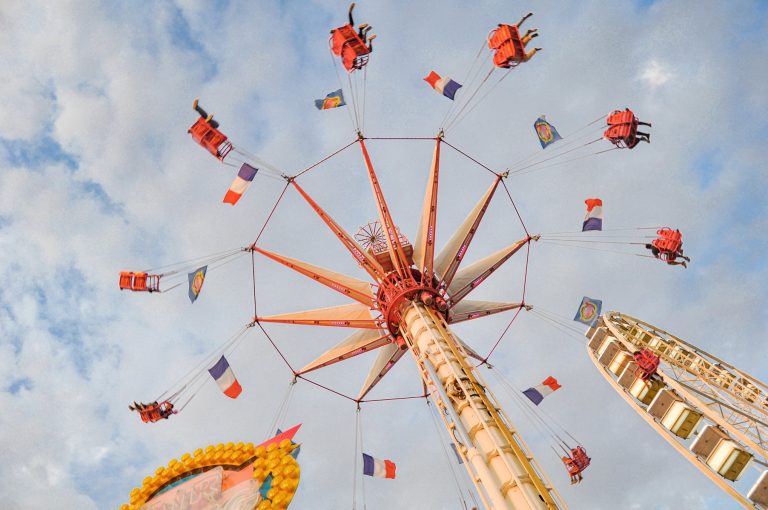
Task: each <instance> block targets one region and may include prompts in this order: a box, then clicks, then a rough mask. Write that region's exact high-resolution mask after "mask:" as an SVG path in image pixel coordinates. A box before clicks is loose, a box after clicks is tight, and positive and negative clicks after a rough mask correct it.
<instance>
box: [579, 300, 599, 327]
mask: <svg viewBox="0 0 768 510" xmlns="http://www.w3.org/2000/svg"><path fill="white" fill-rule="evenodd" d="M602 307H603V302H602V301H600V300H599V299H592V298H589V297H587V296H584V299H582V300H581V305H579V311H577V312H576V317H574V318H573V320H575V321H576V322H581V323H582V324H586V325H587V326H591V325H592V324H594V323H595V321H597V318H598V317H600V309H601V308H602Z"/></svg>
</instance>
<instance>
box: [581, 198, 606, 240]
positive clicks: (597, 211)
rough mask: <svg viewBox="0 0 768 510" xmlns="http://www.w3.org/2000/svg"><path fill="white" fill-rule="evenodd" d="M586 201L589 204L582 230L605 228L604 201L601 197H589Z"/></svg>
mask: <svg viewBox="0 0 768 510" xmlns="http://www.w3.org/2000/svg"><path fill="white" fill-rule="evenodd" d="M584 203H585V204H587V214H586V216H584V225H583V226H582V227H581V231H582V232H586V231H587V230H603V201H602V200H600V199H599V198H588V199H586V200H585V201H584Z"/></svg>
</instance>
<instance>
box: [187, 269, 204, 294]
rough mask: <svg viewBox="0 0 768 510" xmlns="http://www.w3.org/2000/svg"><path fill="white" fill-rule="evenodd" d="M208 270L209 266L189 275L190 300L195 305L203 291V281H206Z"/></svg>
mask: <svg viewBox="0 0 768 510" xmlns="http://www.w3.org/2000/svg"><path fill="white" fill-rule="evenodd" d="M207 270H208V266H203V267H201V268H198V269H195V270H194V271H192V272H191V273H189V274H188V275H187V276H188V277H189V300H190V301H191V302H193V303H194V302H195V300H196V299H197V296H199V295H200V291H201V290H203V281H204V280H205V272H206V271H207Z"/></svg>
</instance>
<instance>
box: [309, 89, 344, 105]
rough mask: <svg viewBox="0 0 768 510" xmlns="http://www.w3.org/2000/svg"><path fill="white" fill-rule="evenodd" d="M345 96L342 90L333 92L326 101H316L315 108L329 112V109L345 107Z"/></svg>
mask: <svg viewBox="0 0 768 510" xmlns="http://www.w3.org/2000/svg"><path fill="white" fill-rule="evenodd" d="M346 104H347V103H345V102H344V94H343V93H342V92H341V89H339V90H336V91H334V92H331V93H330V94H328V95H327V96H325V99H315V107H316V108H317V109H318V110H328V109H329V108H338V107H339V106H345V105H346Z"/></svg>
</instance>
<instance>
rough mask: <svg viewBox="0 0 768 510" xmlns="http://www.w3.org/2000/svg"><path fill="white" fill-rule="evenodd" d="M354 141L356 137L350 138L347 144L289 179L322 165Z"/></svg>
mask: <svg viewBox="0 0 768 510" xmlns="http://www.w3.org/2000/svg"><path fill="white" fill-rule="evenodd" d="M355 142H357V139H354V140H352V141H351V142H349V143H348V144H347V145H345V146H344V147H342V148H341V149H339V150H337V151H336V152H334V153H333V154H331V155H329V156H326V157H324V158H323V159H321V160H320V161H318V162H317V163H315V164H313V165H310V166H308V167H307V168H305V169H304V170H302V171H301V172H299V173H297V174H296V175H294V176H293V177H291V179H296V178H297V177H299V176H301V175H304V174H305V173H307V172H309V171H310V170H312V169H313V168H315V167H317V166H319V165H322V164H323V163H325V162H326V161H328V160H329V159H331V158H332V157H334V156H335V155H337V154H339V153H340V152H343V151H344V150H345V149H348V148H349V147H351V146H352V145H354V144H355Z"/></svg>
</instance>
